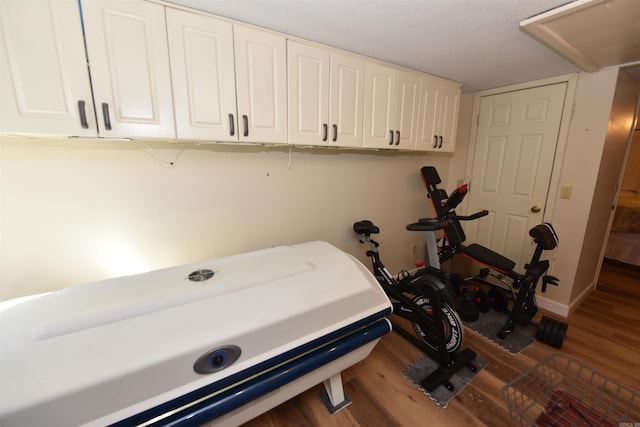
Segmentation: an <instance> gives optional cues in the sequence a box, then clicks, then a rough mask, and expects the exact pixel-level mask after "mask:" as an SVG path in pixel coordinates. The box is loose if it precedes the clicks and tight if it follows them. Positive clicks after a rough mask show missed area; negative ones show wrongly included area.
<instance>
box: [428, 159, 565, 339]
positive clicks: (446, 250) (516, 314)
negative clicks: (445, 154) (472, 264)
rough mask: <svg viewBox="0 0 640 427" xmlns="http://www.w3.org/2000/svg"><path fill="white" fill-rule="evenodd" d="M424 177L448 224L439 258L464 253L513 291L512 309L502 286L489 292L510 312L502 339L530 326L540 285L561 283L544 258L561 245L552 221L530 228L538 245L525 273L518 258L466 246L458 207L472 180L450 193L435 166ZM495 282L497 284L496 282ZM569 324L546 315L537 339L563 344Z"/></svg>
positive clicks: (482, 273) (498, 305)
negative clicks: (518, 269) (520, 270)
mask: <svg viewBox="0 0 640 427" xmlns="http://www.w3.org/2000/svg"><path fill="white" fill-rule="evenodd" d="M420 172H421V175H422V179H423V181H424V183H425V185H426V187H427V192H428V197H429V198H430V199H431V202H432V204H433V208H434V210H435V212H436V215H437V217H438V219H439V220H441V221H443V222H445V223H446V224H447V225H446V226H445V227H443V231H444V236H445V238H444V239H443V240H442V244H441V246H439V248H438V253H439V259H438V260H439V262H441V263H444V262H445V261H447V260H449V259H451V258H452V257H453V256H454V255H456V254H458V253H459V254H462V255H464V256H466V257H468V258H470V259H472V260H474V261H476V262H478V263H480V264H482V265H484V266H485V267H484V268H483V269H481V270H480V275H479V276H478V277H479V278H480V279H484V278H486V277H487V276H488V275H492V276H494V277H496V278H497V279H499V280H500V281H501V282H502V283H503V284H505V286H506V287H507V289H508V291H509V292H510V293H511V296H512V300H513V304H512V306H511V308H510V309H508V307H507V298H506V297H504V296H501V295H503V294H502V293H501V291H500V290H497V292H496V291H494V289H496V288H492V291H493V292H492V291H490V292H489V295H490V296H493V297H494V301H493V304H494V308H496V309H498V311H505V312H506V313H507V316H508V318H507V321H506V322H505V324H504V326H503V327H502V328H500V330H498V332H497V336H498V338H500V339H505V338H507V336H509V334H510V333H512V332H513V330H514V329H515V327H516V325H518V324H519V325H522V326H526V325H528V324H532V323H533V322H532V319H533V317H534V316H535V314H536V313H537V312H538V306H537V304H536V299H535V293H536V287H537V284H538V282H539V281H540V280H542V286H541V291H542V292H546V290H547V287H548V286H549V285H552V286H558V285H559V284H558V278H556V277H554V276H550V275H547V274H546V272H547V270H548V269H549V261H548V260H541V259H540V257H541V255H542V253H543V251H546V250H551V249H554V248H556V247H557V246H558V236H557V235H556V233H555V230H554V229H553V226H552V225H551V224H549V223H542V224H538V225H536V226H535V227H533V228H531V229H530V230H529V236H530V237H532V238H533V241H534V243H535V245H536V248H535V251H534V253H533V256H532V258H531V261H530V262H529V263H528V264H525V266H524V268H525V273H524V274H520V273H517V272H516V271H515V270H514V268H515V262H513V261H512V260H510V259H508V258H506V257H504V256H502V255H500V254H498V253H496V252H494V251H492V250H491V249H489V248H486V247H484V246H481V245H479V244H477V243H474V244H471V245H469V246H463V245H462V243H463V242H464V241H465V239H466V236H465V234H464V231H463V229H462V227H461V225H460V223H459V221H458V219H459V217H458V216H457V215H456V214H455V208H456V207H457V206H458V205H459V204H460V203H461V202H462V200H463V199H464V197H465V196H466V194H467V192H468V184H467V183H465V184H463V185H461V186H460V187H458V188H456V189H455V190H454V191H453V192H452V193H451V195H450V196H447V193H446V192H445V191H444V190H442V189H439V188H438V187H437V184H440V183H441V180H440V176H439V175H438V172H437V170H436V169H435V168H434V167H431V166H425V167H423V168H422V169H421V170H420ZM487 213H488V212H486V211H483V212H482V213H481V214H480V215H478V216H477V217H481V216H485V215H486V214H487ZM492 286H495V285H492ZM566 331H567V324H566V323H563V322H560V321H557V320H555V319H552V318H550V317H547V316H543V317H542V319H541V321H540V323H538V324H537V330H536V339H538V340H539V341H542V342H544V343H546V344H549V345H551V346H553V347H555V348H560V347H561V346H562V342H563V340H564V337H565V335H566Z"/></svg>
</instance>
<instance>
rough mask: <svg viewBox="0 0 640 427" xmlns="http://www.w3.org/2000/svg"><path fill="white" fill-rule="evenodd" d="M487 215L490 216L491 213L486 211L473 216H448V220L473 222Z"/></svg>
mask: <svg viewBox="0 0 640 427" xmlns="http://www.w3.org/2000/svg"><path fill="white" fill-rule="evenodd" d="M487 215H489V211H487V210H484V211H480V212H476V213H474V214H471V215H455V214H453V215H447V219H457V220H458V221H473V220H474V219H478V218H482V217H483V216H487Z"/></svg>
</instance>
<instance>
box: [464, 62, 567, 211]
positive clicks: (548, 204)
mask: <svg viewBox="0 0 640 427" xmlns="http://www.w3.org/2000/svg"><path fill="white" fill-rule="evenodd" d="M565 82H566V83H567V90H566V93H565V98H564V107H563V109H562V120H561V122H560V131H559V133H558V142H557V145H556V153H555V157H554V159H553V167H552V169H551V179H550V181H549V189H548V191H547V197H546V200H545V209H544V216H543V221H545V222H552V219H553V211H554V208H555V202H556V200H557V199H558V193H559V191H560V189H559V183H560V173H561V172H562V170H561V169H562V164H563V161H564V152H565V149H566V145H567V137H568V135H569V126H570V124H571V119H572V117H573V108H574V99H575V94H576V87H577V85H578V74H577V73H572V74H564V75H561V76H556V77H550V78H547V79H542V80H534V81H530V82H525V83H518V84H514V85H509V86H503V87H499V88H494V89H488V90H483V91H480V92H476V93H475V95H474V99H473V113H472V115H471V119H472V120H471V131H470V133H469V148H468V150H467V158H466V161H465V176H471V175H472V173H471V172H472V171H471V169H472V166H473V157H474V156H475V150H476V138H477V136H478V120H479V117H480V101H481V99H482V97H484V96H489V95H498V94H502V93H507V92H516V91H520V90H525V89H531V88H535V87H539V86H548V85H552V84H557V83H565ZM467 206H468V205H467V203H466V201H465V203H464V206H463V210H464V211H465V212H466V210H467ZM467 213H468V212H467Z"/></svg>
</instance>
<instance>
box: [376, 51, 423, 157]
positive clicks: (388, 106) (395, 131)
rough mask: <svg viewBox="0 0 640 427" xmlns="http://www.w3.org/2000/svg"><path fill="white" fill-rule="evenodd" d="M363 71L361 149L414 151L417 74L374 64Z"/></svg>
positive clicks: (417, 100)
mask: <svg viewBox="0 0 640 427" xmlns="http://www.w3.org/2000/svg"><path fill="white" fill-rule="evenodd" d="M366 69H367V74H366V83H365V84H366V87H365V98H364V99H365V113H364V117H365V121H364V146H365V147H373V148H393V149H404V150H413V149H415V146H416V141H417V134H416V132H417V119H418V105H419V103H418V102H419V99H420V74H419V73H416V72H410V71H404V70H399V69H396V68H393V67H389V66H386V65H381V64H377V63H368V64H367V68H366Z"/></svg>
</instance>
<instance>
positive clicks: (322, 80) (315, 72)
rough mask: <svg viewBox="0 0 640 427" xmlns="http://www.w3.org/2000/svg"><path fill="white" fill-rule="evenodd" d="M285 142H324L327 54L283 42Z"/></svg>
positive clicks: (322, 50) (312, 143)
mask: <svg viewBox="0 0 640 427" xmlns="http://www.w3.org/2000/svg"><path fill="white" fill-rule="evenodd" d="M287 66H288V76H287V83H288V85H289V90H288V99H289V102H288V106H289V143H291V144H309V145H320V144H326V145H328V141H329V85H330V84H331V77H330V75H329V73H330V69H331V53H330V52H329V51H328V50H326V49H322V48H320V47H315V46H308V45H305V44H301V43H298V42H294V41H291V40H289V41H288V42H287Z"/></svg>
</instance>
